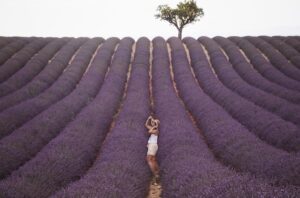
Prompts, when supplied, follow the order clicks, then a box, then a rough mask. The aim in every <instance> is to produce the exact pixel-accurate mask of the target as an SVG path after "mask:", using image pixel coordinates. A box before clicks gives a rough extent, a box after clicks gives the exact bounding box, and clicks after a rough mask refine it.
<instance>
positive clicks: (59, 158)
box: [0, 38, 133, 198]
mask: <svg viewBox="0 0 300 198" xmlns="http://www.w3.org/2000/svg"><path fill="white" fill-rule="evenodd" d="M132 44H133V40H132V39H130V38H125V39H123V40H121V42H120V45H119V47H118V49H117V51H116V54H115V56H114V60H113V62H112V67H111V68H110V70H109V73H108V75H107V77H106V79H105V81H104V84H103V86H102V88H101V91H100V92H99V94H98V95H97V96H96V98H95V99H94V100H93V101H92V102H91V103H90V104H89V105H88V106H87V107H86V108H84V109H83V110H82V111H81V112H80V113H79V114H78V115H77V116H76V118H75V119H74V120H73V121H72V122H71V123H70V124H68V126H67V127H66V128H64V130H63V131H62V132H60V134H59V135H58V136H57V137H56V138H54V139H53V140H52V141H51V142H49V144H47V145H46V146H45V147H44V148H43V149H42V150H41V151H40V152H39V153H38V154H37V155H36V156H35V157H34V158H33V159H31V160H30V161H29V162H27V163H26V164H25V165H23V166H22V167H20V168H19V169H18V170H17V171H14V172H13V173H12V174H11V175H10V176H9V177H8V178H6V179H4V180H2V181H1V182H0V195H2V196H5V197H29V196H30V197H32V198H33V197H38V198H42V197H48V196H49V195H51V194H52V193H54V192H55V191H57V190H59V189H60V188H62V187H64V186H65V185H67V184H68V183H70V182H71V181H74V180H77V179H79V178H80V177H81V176H82V175H83V174H84V173H85V172H86V171H87V169H88V168H89V167H90V166H91V165H92V163H93V161H94V160H95V158H96V155H97V153H98V150H99V148H100V145H101V143H102V141H103V139H104V138H105V136H106V134H107V132H108V129H109V125H110V123H111V122H112V119H113V115H114V114H115V113H116V112H117V109H118V107H119V104H120V101H121V99H122V93H123V90H124V88H125V82H126V77H127V75H126V74H127V71H128V65H129V63H130V57H131V48H132Z"/></svg>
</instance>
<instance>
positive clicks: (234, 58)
mask: <svg viewBox="0 0 300 198" xmlns="http://www.w3.org/2000/svg"><path fill="white" fill-rule="evenodd" d="M214 40H215V41H217V42H218V44H219V45H220V46H222V48H223V50H224V51H225V52H226V54H227V56H228V57H229V61H230V63H231V64H232V66H233V68H234V69H235V71H236V72H237V73H238V74H239V75H240V76H241V77H242V78H243V79H244V80H245V81H247V82H248V83H249V84H251V85H253V86H255V87H257V88H259V89H262V90H264V91H266V92H269V93H272V94H274V95H277V96H279V97H281V98H284V99H286V100H288V101H290V102H293V103H296V104H300V93H299V92H297V91H293V90H290V89H287V88H285V87H282V86H279V85H278V84H276V83H273V82H271V81H269V80H267V79H265V78H264V77H263V76H261V74H260V73H258V72H257V71H256V70H255V69H253V68H252V65H251V64H250V63H249V62H248V61H247V60H246V59H245V57H244V56H243V54H242V53H241V52H240V49H239V48H238V47H237V46H236V45H235V44H234V43H233V42H231V41H230V40H229V39H226V38H224V37H219V36H218V37H215V38H214ZM268 102H269V101H268Z"/></svg>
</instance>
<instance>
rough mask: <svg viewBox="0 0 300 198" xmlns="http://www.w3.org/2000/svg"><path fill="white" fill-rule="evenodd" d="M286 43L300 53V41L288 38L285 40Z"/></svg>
mask: <svg viewBox="0 0 300 198" xmlns="http://www.w3.org/2000/svg"><path fill="white" fill-rule="evenodd" d="M284 42H286V43H287V44H289V45H290V46H292V47H293V48H294V49H296V50H297V51H298V52H300V41H299V40H298V39H296V38H291V37H287V38H285V39H284Z"/></svg>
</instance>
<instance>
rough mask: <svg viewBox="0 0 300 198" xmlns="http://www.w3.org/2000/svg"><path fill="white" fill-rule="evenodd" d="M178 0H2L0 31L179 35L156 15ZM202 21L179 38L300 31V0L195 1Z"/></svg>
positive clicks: (59, 34)
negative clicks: (202, 11)
mask: <svg viewBox="0 0 300 198" xmlns="http://www.w3.org/2000/svg"><path fill="white" fill-rule="evenodd" d="M178 2H180V0H0V24H1V28H0V36H43V37H46V36H55V37H63V36H72V37H80V36H86V37H103V38H109V37H113V36H116V37H119V38H123V37H125V36H130V37H132V38H134V39H137V38H139V37H142V36H146V37H148V38H150V39H152V38H154V37H155V36H162V37H164V38H169V37H171V36H177V30H176V29H175V27H174V26H171V25H169V24H168V23H167V22H165V21H160V20H158V19H156V18H155V17H154V15H155V14H156V13H157V7H158V5H161V4H168V5H170V6H171V7H174V6H176V4H177V3H178ZM196 2H197V5H198V6H199V7H201V8H203V10H204V13H205V14H204V17H202V18H201V19H200V21H198V22H196V23H194V24H190V25H188V26H186V28H185V29H184V30H183V37H185V36H192V37H195V38H198V37H199V36H209V37H213V36H247V35H252V36H258V35H269V36H272V35H282V36H288V35H300V11H299V10H300V0H196Z"/></svg>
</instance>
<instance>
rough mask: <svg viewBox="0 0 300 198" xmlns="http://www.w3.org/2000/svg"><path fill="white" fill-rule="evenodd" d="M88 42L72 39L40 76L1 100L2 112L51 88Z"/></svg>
mask: <svg viewBox="0 0 300 198" xmlns="http://www.w3.org/2000/svg"><path fill="white" fill-rule="evenodd" d="M86 41H87V39H86V38H79V39H72V40H71V41H70V42H68V43H67V44H66V45H65V46H63V47H62V48H61V50H60V51H58V52H57V55H56V56H55V57H54V58H53V59H52V60H51V62H49V63H48V65H47V66H46V67H45V69H44V70H42V71H41V72H40V73H39V75H37V76H36V77H34V78H33V79H32V80H31V81H30V82H29V83H27V84H26V85H25V86H24V87H22V88H21V89H19V90H16V91H15V92H13V93H11V94H8V95H6V96H3V97H2V98H0V112H1V111H3V110H4V109H7V108H9V107H11V106H13V105H16V104H17V103H20V102H22V101H23V102H24V101H25V100H27V99H29V98H33V97H34V96H37V95H38V94H40V93H41V92H42V91H44V90H45V89H47V88H48V87H50V86H51V85H52V84H53V83H54V82H55V80H57V78H58V77H59V76H60V75H61V74H62V72H63V70H64V69H65V68H66V67H67V66H68V64H69V61H70V59H71V58H72V56H73V55H74V53H75V52H76V51H77V50H78V48H79V47H80V46H81V45H82V43H83V42H86Z"/></svg>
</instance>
